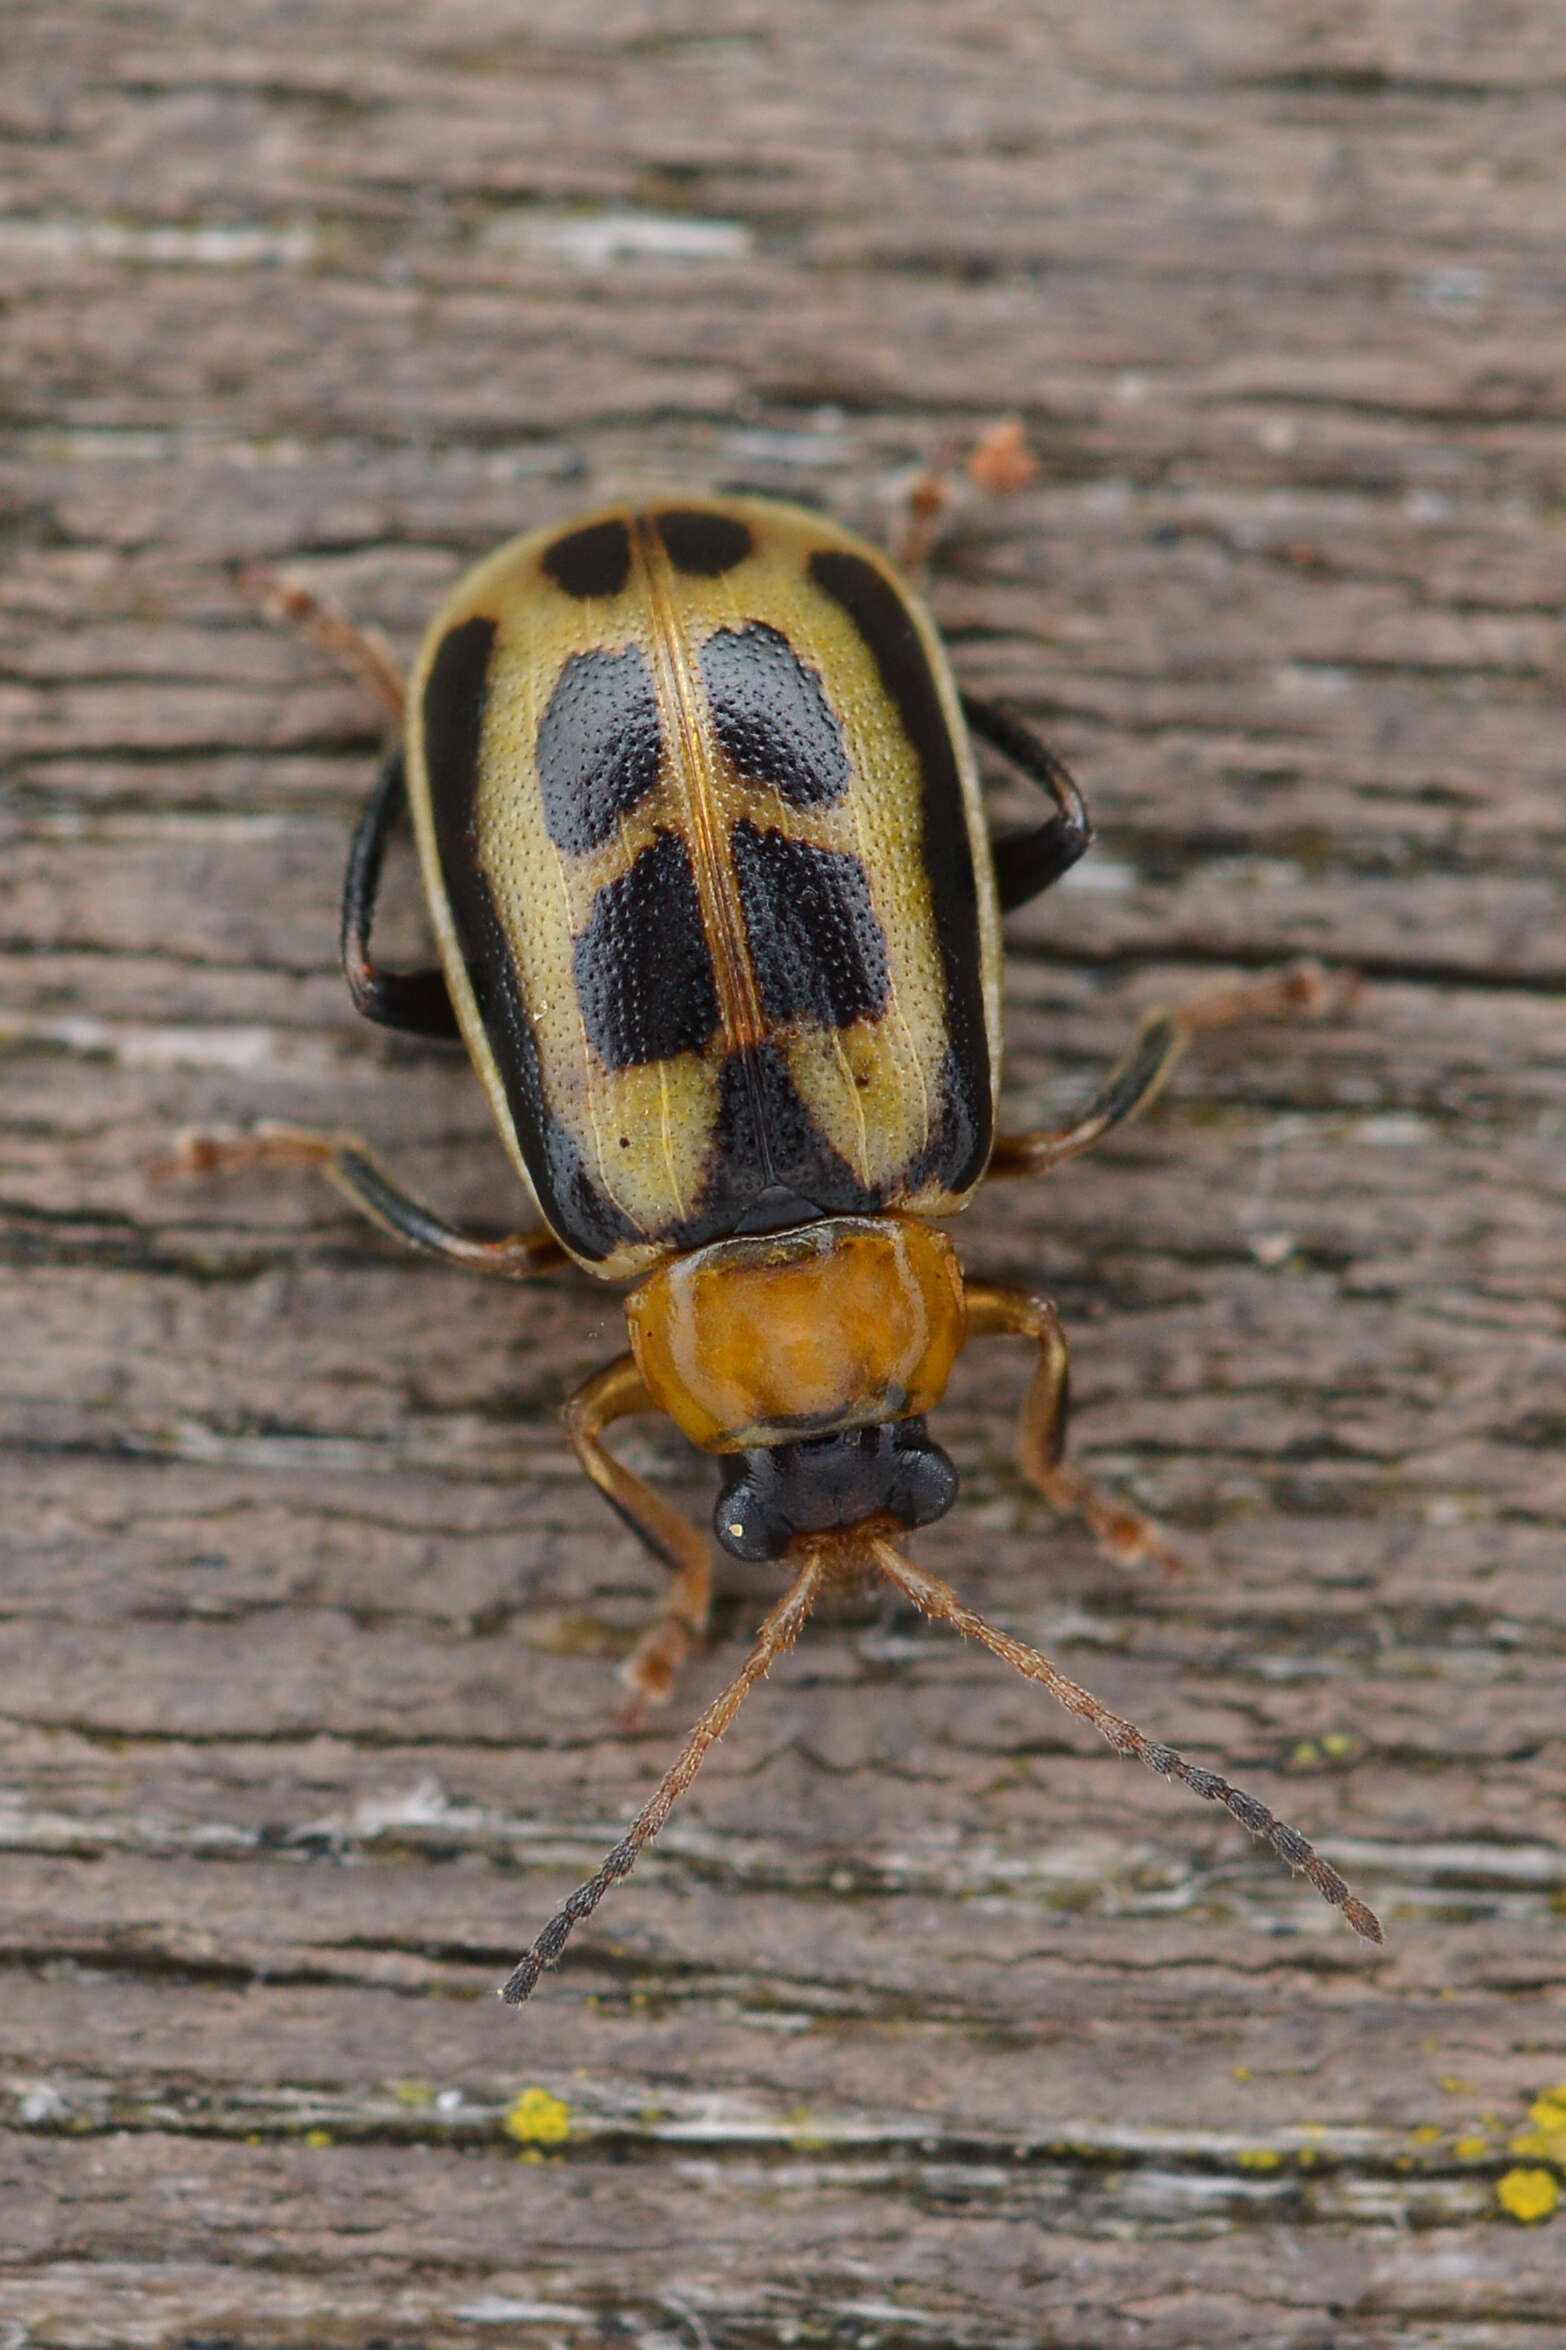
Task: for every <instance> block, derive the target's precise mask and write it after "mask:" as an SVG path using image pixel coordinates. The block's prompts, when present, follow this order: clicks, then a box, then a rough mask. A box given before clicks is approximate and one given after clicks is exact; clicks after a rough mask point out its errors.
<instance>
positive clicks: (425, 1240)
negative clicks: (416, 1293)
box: [151, 1121, 570, 1281]
mask: <svg viewBox="0 0 1566 2350" xmlns="http://www.w3.org/2000/svg"><path fill="white" fill-rule="evenodd" d="M253 1167H313V1168H315V1169H316V1171H317V1172H318V1173H320V1174H322V1175H324V1176H325V1177H326V1180H327V1181H328V1183H333V1184H335V1185H336V1187H337V1189H338V1190H339V1191H340V1192H341V1193H342V1195H343V1197H344V1198H345V1199H348V1200H351V1201H352V1202H353V1204H354V1206H355V1207H356V1208H357V1209H358V1210H359V1212H360V1214H361V1215H364V1216H368V1217H369V1219H370V1222H371V1223H372V1224H378V1225H379V1226H380V1228H381V1230H382V1231H383V1232H389V1233H390V1234H391V1235H392V1237H393V1239H394V1240H403V1241H406V1242H407V1244H408V1246H409V1247H410V1248H417V1249H422V1250H423V1251H424V1253H425V1254H426V1255H427V1256H432V1257H445V1258H446V1259H447V1260H448V1262H449V1263H451V1264H453V1265H466V1266H467V1267H468V1268H469V1269H470V1271H472V1272H475V1273H499V1274H501V1275H502V1276H503V1277H504V1278H505V1279H506V1280H508V1281H527V1280H530V1279H531V1278H532V1276H533V1275H534V1274H535V1273H553V1272H555V1271H556V1270H557V1269H558V1268H559V1267H560V1266H561V1265H565V1264H569V1263H570V1259H569V1257H568V1256H567V1255H566V1252H565V1250H564V1249H563V1248H562V1247H561V1245H560V1243H559V1241H558V1240H556V1238H555V1236H554V1234H553V1233H552V1232H549V1231H546V1230H545V1228H544V1227H543V1225H537V1226H535V1227H534V1228H533V1230H531V1231H529V1232H508V1233H506V1234H505V1235H504V1237H503V1238H501V1239H499V1240H481V1239H479V1237H478V1235H477V1234H476V1233H472V1232H464V1231H463V1230H462V1228H461V1226H460V1225H458V1224H448V1223H447V1221H446V1219H445V1217H444V1216H438V1215H437V1214H436V1213H435V1210H434V1209H433V1208H427V1207H426V1206H425V1204H424V1202H423V1201H422V1200H421V1199H415V1198H414V1196H413V1194H412V1192H411V1191H405V1190H404V1189H403V1187H402V1185H401V1184H400V1183H399V1182H398V1181H397V1179H396V1177H395V1176H394V1175H389V1174H388V1173H387V1171H386V1169H385V1168H384V1167H383V1166H382V1165H381V1162H380V1160H379V1159H378V1158H377V1157H376V1156H375V1154H374V1152H373V1151H372V1150H371V1149H370V1148H369V1146H368V1144H366V1143H364V1142H361V1141H360V1139H359V1137H358V1135H357V1134H323V1133H320V1132H317V1131H316V1130H315V1129H314V1128H311V1127H306V1126H280V1125H276V1124H273V1123H270V1122H267V1121H264V1122H263V1123H262V1124H261V1125H259V1126H257V1127H256V1129H255V1131H254V1132H253V1133H250V1134H239V1133H236V1132H235V1131H234V1129H233V1128H232V1127H228V1126H187V1127H186V1128H185V1129H184V1131H183V1132H182V1133H180V1134H177V1135H176V1136H175V1138H174V1152H173V1156H172V1157H171V1158H168V1159H164V1160H160V1161H159V1162H157V1164H156V1165H155V1166H154V1167H153V1169H152V1170H151V1172H152V1173H153V1174H154V1175H157V1176H166V1175H240V1174H245V1173H248V1171H249V1170H250V1169H251V1168H253Z"/></svg>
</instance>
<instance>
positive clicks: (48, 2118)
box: [16, 2081, 71, 2129]
mask: <svg viewBox="0 0 1566 2350" xmlns="http://www.w3.org/2000/svg"><path fill="white" fill-rule="evenodd" d="M16 2110H17V2114H18V2117H19V2119H21V2120H22V2121H24V2122H26V2123H27V2124H28V2125H29V2127H31V2128H33V2129H37V2128H38V2127H39V2126H40V2124H42V2123H44V2122H61V2121H64V2120H65V2118H66V2116H67V2115H68V2114H69V2112H70V2110H71V2109H70V2107H69V2106H68V2105H67V2104H66V2102H65V2099H64V2098H63V2097H62V2096H61V2095H60V2092H59V2090H58V2089H56V2088H55V2087H54V2085H53V2083H52V2082H50V2081H41V2082H40V2083H39V2085H38V2087H37V2088H36V2089H29V2090H27V2091H26V2092H25V2094H24V2095H23V2096H22V2097H20V2098H19V2099H18V2100H17V2107H16Z"/></svg>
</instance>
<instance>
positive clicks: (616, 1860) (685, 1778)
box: [500, 1547, 829, 2007]
mask: <svg viewBox="0 0 1566 2350" xmlns="http://www.w3.org/2000/svg"><path fill="white" fill-rule="evenodd" d="M828 1561H829V1554H828V1552H827V1551H825V1550H823V1549H819V1548H815V1547H812V1548H811V1549H809V1550H808V1551H807V1552H806V1553H805V1559H804V1564H803V1565H802V1566H801V1568H800V1570H799V1573H798V1574H797V1575H796V1576H795V1578H794V1580H793V1582H792V1583H791V1584H790V1585H789V1587H788V1589H787V1591H785V1592H784V1594H783V1597H782V1598H781V1599H780V1600H779V1601H778V1604H777V1606H776V1607H775V1608H774V1609H773V1610H772V1613H771V1614H770V1615H769V1616H768V1617H767V1619H766V1621H765V1623H764V1624H763V1625H762V1627H761V1630H760V1631H759V1632H758V1633H757V1634H756V1642H755V1646H754V1647H753V1648H752V1650H751V1652H750V1654H749V1656H748V1657H747V1658H746V1659H745V1662H744V1663H743V1664H742V1665H741V1667H740V1669H739V1671H738V1672H737V1673H736V1674H735V1676H734V1678H733V1680H732V1681H731V1682H730V1683H729V1685H728V1687H727V1689H725V1690H724V1691H723V1692H722V1694H721V1696H718V1697H715V1698H714V1699H713V1701H712V1703H711V1705H709V1706H708V1708H707V1710H706V1712H705V1713H704V1714H703V1715H702V1717H701V1719H700V1720H699V1721H698V1722H696V1723H695V1724H694V1725H693V1727H692V1729H691V1732H690V1735H689V1736H688V1737H687V1739H686V1741H685V1744H684V1745H683V1746H682V1747H681V1748H680V1751H679V1753H678V1754H677V1755H676V1756H675V1758H674V1761H673V1762H672V1763H671V1764H670V1766H669V1768H668V1770H666V1771H665V1773H664V1775H663V1777H662V1778H661V1779H660V1780H659V1782H658V1784H657V1786H656V1787H655V1788H654V1790H653V1792H652V1794H651V1796H650V1797H649V1798H648V1800H647V1802H646V1803H644V1804H643V1806H642V1808H641V1810H640V1811H639V1812H638V1813H637V1815H636V1817H635V1819H634V1820H633V1821H632V1822H631V1825H630V1827H629V1828H628V1829H627V1830H626V1832H625V1834H624V1835H623V1836H622V1837H621V1839H620V1841H619V1843H618V1844H617V1845H616V1846H615V1848H614V1850H613V1851H612V1852H611V1853H609V1854H608V1855H607V1856H606V1857H605V1860H604V1863H603V1866H602V1867H601V1868H600V1869H599V1871H598V1873H597V1874H596V1876H592V1877H589V1878H588V1880H587V1882H586V1884H585V1885H578V1887H577V1889H576V1891H575V1892H574V1893H573V1894H572V1896H571V1898H570V1900H569V1901H568V1902H567V1903H566V1904H565V1907H564V1908H563V1909H559V1910H557V1911H556V1912H555V1914H554V1916H553V1917H552V1918H551V1919H550V1921H549V1923H548V1925H547V1926H546V1927H545V1928H544V1930H543V1932H542V1933H541V1934H540V1935H539V1937H538V1940H537V1941H536V1942H535V1943H534V1944H533V1947H532V1949H531V1950H530V1951H529V1952H528V1954H527V1956H526V1957H525V1958H524V1959H522V1960H520V1961H519V1963H518V1964H517V1965H516V1966H515V1967H514V1968H513V1969H512V1971H511V1973H510V1974H509V1975H508V1976H507V1978H506V1980H505V1982H504V1983H503V1984H502V1985H501V1987H500V1996H501V1998H502V1999H503V2000H504V2001H505V2003H506V2005H507V2006H508V2007H520V2006H521V2004H522V2002H523V2000H524V1999H526V1998H527V1997H529V1995H530V1994H531V1992H532V1991H533V1990H534V1988H535V1987H536V1985H537V1982H538V1978H539V1976H540V1975H541V1974H542V1973H543V1971H544V1969H545V1967H549V1966H553V1965H554V1963H555V1960H556V1959H557V1958H558V1957H559V1956H560V1953H561V1951H562V1950H563V1949H564V1948H565V1945H566V1941H567V1938H568V1936H569V1935H570V1932H571V1929H572V1927H573V1926H575V1925H578V1924H579V1923H580V1922H581V1920H582V1919H583V1918H586V1917H591V1916H592V1914H593V1911H594V1910H595V1909H596V1908H597V1907H598V1904H599V1903H600V1901H602V1899H603V1897H604V1895H605V1894H606V1893H607V1892H608V1890H609V1888H610V1886H611V1885H616V1884H618V1883H619V1881H620V1879H621V1878H622V1877H625V1876H629V1875H630V1872H631V1870H632V1869H633V1868H634V1867H635V1865H636V1856H637V1854H638V1853H639V1852H640V1851H641V1849H642V1846H643V1845H644V1844H650V1843H651V1842H652V1840H653V1838H654V1837H655V1836H656V1835H657V1833H658V1830H659V1829H660V1828H661V1827H662V1826H663V1823H664V1821H665V1820H666V1819H667V1818H668V1816H669V1814H670V1812H671V1811H672V1810H673V1809H674V1806H675V1804H676V1803H677V1802H678V1801H679V1799H680V1797H681V1796H682V1795H683V1794H684V1792H685V1790H686V1788H687V1787H688V1786H689V1785H690V1783H691V1781H692V1780H693V1779H694V1778H695V1776H696V1773H697V1772H698V1771H699V1770H700V1769H701V1766H702V1764H703V1762H704V1761H705V1760H706V1757H707V1749H708V1747H709V1746H716V1744H717V1742H718V1740H719V1739H720V1738H721V1737H722V1736H723V1733H724V1731H725V1730H726V1729H727V1728H728V1726H729V1724H730V1722H732V1721H733V1719H734V1716H735V1715H736V1714H737V1713H738V1712H739V1709H740V1707H741V1706H742V1705H743V1704H744V1702H745V1700H746V1698H747V1697H748V1696H749V1694H750V1692H751V1690H752V1688H753V1687H754V1686H755V1684H756V1683H757V1682H758V1681H759V1680H760V1679H761V1678H762V1676H763V1674H765V1673H766V1672H768V1671H769V1670H770V1668H771V1666H772V1663H773V1661H774V1659H775V1658H777V1657H780V1656H781V1655H782V1654H783V1652H784V1650H785V1649H788V1648H792V1647H793V1645H794V1643H795V1641H796V1640H797V1639H798V1638H799V1635H800V1633H801V1631H802V1630H803V1629H804V1624H805V1618H806V1617H807V1616H808V1615H809V1613H810V1611H811V1608H812V1607H813V1606H814V1605H815V1601H816V1596H817V1594H818V1592H819V1591H820V1589H821V1586H822V1583H823V1582H824V1581H825V1579H826V1576H827V1573H828Z"/></svg>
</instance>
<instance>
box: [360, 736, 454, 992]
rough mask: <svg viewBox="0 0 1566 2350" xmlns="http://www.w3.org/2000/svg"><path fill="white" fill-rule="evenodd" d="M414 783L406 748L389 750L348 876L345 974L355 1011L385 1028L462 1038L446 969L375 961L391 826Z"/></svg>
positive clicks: (368, 804)
mask: <svg viewBox="0 0 1566 2350" xmlns="http://www.w3.org/2000/svg"><path fill="white" fill-rule="evenodd" d="M407 802H408V781H407V772H406V769H405V768H404V766H403V757H402V752H401V750H400V749H397V750H392V751H388V752H387V754H386V760H385V763H384V765H383V766H382V768H381V771H380V774H379V775H378V776H377V777H376V779H375V784H374V788H373V789H372V791H371V793H370V796H369V798H368V799H367V800H366V801H365V803H364V814H363V815H362V816H361V817H360V819H359V821H358V824H357V825H356V826H355V827H354V835H353V841H352V843H351V845H350V847H349V850H348V870H347V872H346V873H345V874H344V876H343V928H342V956H343V972H344V975H345V976H346V978H347V981H348V992H349V994H350V995H351V996H352V997H353V1000H354V1006H355V1009H356V1010H358V1011H360V1012H362V1013H363V1014H364V1016H365V1018H366V1019H367V1020H377V1021H379V1022H380V1024H381V1026H382V1027H383V1028H400V1029H403V1030H404V1031H405V1032H406V1033H407V1034H408V1035H410V1036H459V1035H460V1034H461V1033H462V1032H461V1030H460V1029H459V1028H458V1026H457V1015H456V1013H455V1012H454V1011H453V1010H452V1008H451V998H450V996H449V995H448V994H447V992H446V978H445V974H444V972H442V971H377V970H376V968H375V965H374V964H373V963H372V962H371V960H370V925H371V923H372V922H373V921H374V919H375V901H376V898H377V896H378V895H379V893H380V886H381V867H382V865H383V864H384V863H385V861H386V843H387V840H388V838H389V837H390V834H391V828H392V826H393V825H394V824H395V823H396V821H397V818H398V817H399V815H400V814H401V813H402V811H403V809H404V808H405V807H406V806H407Z"/></svg>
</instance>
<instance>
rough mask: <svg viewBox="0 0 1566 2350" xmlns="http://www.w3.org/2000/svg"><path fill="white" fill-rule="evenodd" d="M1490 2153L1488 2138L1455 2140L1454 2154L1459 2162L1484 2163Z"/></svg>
mask: <svg viewBox="0 0 1566 2350" xmlns="http://www.w3.org/2000/svg"><path fill="white" fill-rule="evenodd" d="M1489 2151H1490V2141H1489V2139H1488V2138H1454V2139H1453V2140H1452V2152H1453V2153H1454V2154H1455V2155H1456V2157H1457V2159H1458V2161H1459V2162H1482V2161H1483V2160H1484V2158H1485V2156H1486V2155H1487V2154H1488V2153H1489Z"/></svg>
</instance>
